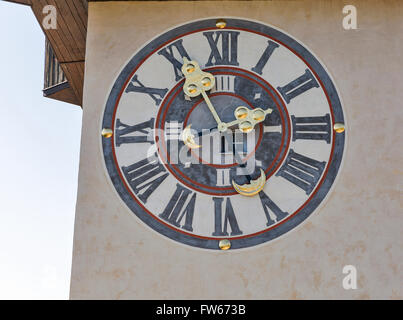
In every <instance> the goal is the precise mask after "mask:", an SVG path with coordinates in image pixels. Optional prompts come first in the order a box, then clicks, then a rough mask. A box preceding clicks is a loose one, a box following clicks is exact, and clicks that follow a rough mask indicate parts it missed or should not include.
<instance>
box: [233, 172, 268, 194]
mask: <svg viewBox="0 0 403 320" xmlns="http://www.w3.org/2000/svg"><path fill="white" fill-rule="evenodd" d="M265 183H266V174H265V173H264V171H263V169H260V177H259V178H257V179H256V180H252V181H251V182H250V183H246V184H243V185H239V184H237V183H236V182H235V181H234V180H232V186H233V187H234V189H235V191H236V192H238V193H239V194H241V195H243V196H247V197H251V196H254V195H255V194H258V193H259V192H260V191H262V189H263V188H264V185H265Z"/></svg>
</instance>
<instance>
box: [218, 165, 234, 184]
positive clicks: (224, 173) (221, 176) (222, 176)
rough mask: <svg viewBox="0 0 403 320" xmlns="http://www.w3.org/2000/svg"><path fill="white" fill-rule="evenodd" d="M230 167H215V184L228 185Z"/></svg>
mask: <svg viewBox="0 0 403 320" xmlns="http://www.w3.org/2000/svg"><path fill="white" fill-rule="evenodd" d="M230 185H231V181H230V169H217V183H216V186H218V187H223V186H230Z"/></svg>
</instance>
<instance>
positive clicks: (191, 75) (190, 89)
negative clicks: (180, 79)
mask: <svg viewBox="0 0 403 320" xmlns="http://www.w3.org/2000/svg"><path fill="white" fill-rule="evenodd" d="M182 73H183V75H184V76H185V84H184V85H183V91H184V92H185V94H186V95H187V96H188V97H191V98H193V97H197V96H199V95H200V94H201V95H202V96H203V99H204V101H205V102H206V104H207V106H208V108H209V109H210V112H211V114H212V115H213V117H214V120H215V121H216V122H217V127H218V130H219V131H221V132H223V131H226V130H227V126H226V125H225V123H223V122H222V121H221V119H220V117H219V116H218V114H217V111H216V110H215V108H214V106H213V104H212V103H211V101H210V99H209V97H208V96H207V93H206V91H208V90H210V89H212V88H213V87H214V85H215V78H214V76H213V75H212V74H211V73H208V72H204V71H202V70H201V69H200V66H199V64H198V63H197V62H196V61H194V60H192V61H189V60H188V59H187V58H183V65H182Z"/></svg>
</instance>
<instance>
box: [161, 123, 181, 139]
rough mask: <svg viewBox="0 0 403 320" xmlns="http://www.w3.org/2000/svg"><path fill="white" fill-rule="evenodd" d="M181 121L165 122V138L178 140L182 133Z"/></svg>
mask: <svg viewBox="0 0 403 320" xmlns="http://www.w3.org/2000/svg"><path fill="white" fill-rule="evenodd" d="M182 127H183V122H178V121H170V122H165V139H166V140H179V139H180V137H181V134H182Z"/></svg>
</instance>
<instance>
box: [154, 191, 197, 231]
mask: <svg viewBox="0 0 403 320" xmlns="http://www.w3.org/2000/svg"><path fill="white" fill-rule="evenodd" d="M191 193H192V192H191V191H190V190H188V189H186V188H185V187H182V186H181V185H180V184H177V185H176V190H175V192H174V194H173V196H172V198H171V199H170V200H169V202H168V205H167V206H166V208H165V210H164V212H163V213H161V214H160V215H159V216H160V217H161V218H162V219H164V220H165V221H167V222H169V223H171V224H173V225H174V226H177V227H180V226H181V225H180V224H181V222H182V220H183V217H184V216H185V223H184V225H183V226H182V229H185V230H188V231H193V227H192V224H193V215H194V210H195V202H196V193H193V196H192V197H191V198H190V200H189V202H188V204H187V205H186V208H185V209H183V207H184V206H185V203H186V200H187V199H188V197H189V195H190V194H191ZM182 209H183V210H182ZM181 211H182V212H181Z"/></svg>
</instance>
